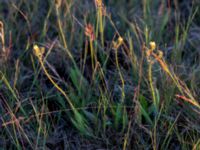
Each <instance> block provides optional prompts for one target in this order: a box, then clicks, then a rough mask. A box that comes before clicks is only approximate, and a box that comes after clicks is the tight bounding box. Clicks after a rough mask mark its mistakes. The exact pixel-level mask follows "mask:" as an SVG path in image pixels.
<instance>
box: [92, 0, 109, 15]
mask: <svg viewBox="0 0 200 150" xmlns="http://www.w3.org/2000/svg"><path fill="white" fill-rule="evenodd" d="M94 3H95V7H96V9H98V10H99V11H100V14H101V15H103V16H106V14H107V11H106V7H105V6H104V4H103V2H102V0H94Z"/></svg>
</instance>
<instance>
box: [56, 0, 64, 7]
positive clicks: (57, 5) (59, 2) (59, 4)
mask: <svg viewBox="0 0 200 150" xmlns="http://www.w3.org/2000/svg"><path fill="white" fill-rule="evenodd" d="M61 4H62V0H55V5H56V7H57V8H59V7H60V6H61Z"/></svg>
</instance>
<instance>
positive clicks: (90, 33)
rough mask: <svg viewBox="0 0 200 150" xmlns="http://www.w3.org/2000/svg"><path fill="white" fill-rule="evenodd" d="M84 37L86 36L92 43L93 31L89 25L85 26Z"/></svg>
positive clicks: (93, 38)
mask: <svg viewBox="0 0 200 150" xmlns="http://www.w3.org/2000/svg"><path fill="white" fill-rule="evenodd" d="M85 35H86V36H88V37H89V38H90V39H91V40H92V41H94V40H95V35H94V29H93V26H92V25H91V24H90V23H89V24H87V25H86V26H85Z"/></svg>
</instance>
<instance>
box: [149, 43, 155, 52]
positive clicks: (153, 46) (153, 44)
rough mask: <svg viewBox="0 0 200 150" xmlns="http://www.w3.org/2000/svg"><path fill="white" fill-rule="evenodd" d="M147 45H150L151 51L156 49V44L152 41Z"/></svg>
mask: <svg viewBox="0 0 200 150" xmlns="http://www.w3.org/2000/svg"><path fill="white" fill-rule="evenodd" d="M149 45H150V49H151V50H155V49H156V43H155V42H154V41H151V42H150V43H149Z"/></svg>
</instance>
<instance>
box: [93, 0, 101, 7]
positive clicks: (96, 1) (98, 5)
mask: <svg viewBox="0 0 200 150" xmlns="http://www.w3.org/2000/svg"><path fill="white" fill-rule="evenodd" d="M94 3H95V6H96V8H99V7H102V5H103V2H102V0H94Z"/></svg>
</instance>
